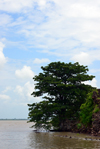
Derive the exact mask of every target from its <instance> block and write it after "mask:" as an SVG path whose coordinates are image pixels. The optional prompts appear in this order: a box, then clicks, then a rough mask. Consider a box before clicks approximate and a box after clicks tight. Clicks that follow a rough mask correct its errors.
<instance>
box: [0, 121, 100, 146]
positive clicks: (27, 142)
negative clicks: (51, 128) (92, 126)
mask: <svg viewBox="0 0 100 149" xmlns="http://www.w3.org/2000/svg"><path fill="white" fill-rule="evenodd" d="M30 126H32V123H27V121H26V120H0V149H100V140H99V137H91V136H89V135H86V134H78V133H70V132H47V133H46V132H40V133H36V132H34V131H33V129H32V128H30Z"/></svg>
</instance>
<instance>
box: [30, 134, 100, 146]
mask: <svg viewBox="0 0 100 149" xmlns="http://www.w3.org/2000/svg"><path fill="white" fill-rule="evenodd" d="M65 134H66V133H65ZM65 134H64V133H62V132H49V133H35V132H32V133H30V135H29V140H30V141H29V143H30V147H31V148H34V149H100V141H90V140H83V139H77V138H74V139H72V138H66V135H65ZM67 134H68V133H67ZM70 134H71V135H72V133H70ZM70 134H69V135H70ZM74 135H75V134H74ZM85 136H86V135H78V138H79V137H81V138H82V137H85Z"/></svg>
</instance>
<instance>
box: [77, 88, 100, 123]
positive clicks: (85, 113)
mask: <svg viewBox="0 0 100 149" xmlns="http://www.w3.org/2000/svg"><path fill="white" fill-rule="evenodd" d="M93 91H96V90H93ZM93 91H92V92H90V93H88V94H87V99H86V102H85V103H84V104H82V105H81V107H80V110H81V111H80V120H81V122H82V123H83V124H84V125H85V126H88V125H91V123H92V114H93V110H94V107H95V106H94V103H93V98H92V95H93ZM96 111H98V109H97V107H96V109H95V112H96Z"/></svg>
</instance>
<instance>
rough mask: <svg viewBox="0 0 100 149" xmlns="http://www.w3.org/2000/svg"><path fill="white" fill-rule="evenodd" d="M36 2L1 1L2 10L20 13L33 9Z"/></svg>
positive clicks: (0, 8) (32, 0) (23, 0)
mask: <svg viewBox="0 0 100 149" xmlns="http://www.w3.org/2000/svg"><path fill="white" fill-rule="evenodd" d="M33 2H34V0H28V1H27V0H17V1H16V0H1V1H0V10H3V11H8V12H18V13H19V12H20V11H22V10H23V9H25V8H31V7H32V6H33Z"/></svg>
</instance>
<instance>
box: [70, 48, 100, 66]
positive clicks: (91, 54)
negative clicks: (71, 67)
mask: <svg viewBox="0 0 100 149" xmlns="http://www.w3.org/2000/svg"><path fill="white" fill-rule="evenodd" d="M76 53H77V54H75V53H74V54H73V56H72V58H71V60H73V61H74V62H79V63H80V64H83V65H90V64H92V62H94V61H96V60H100V50H90V51H86V52H76Z"/></svg>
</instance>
